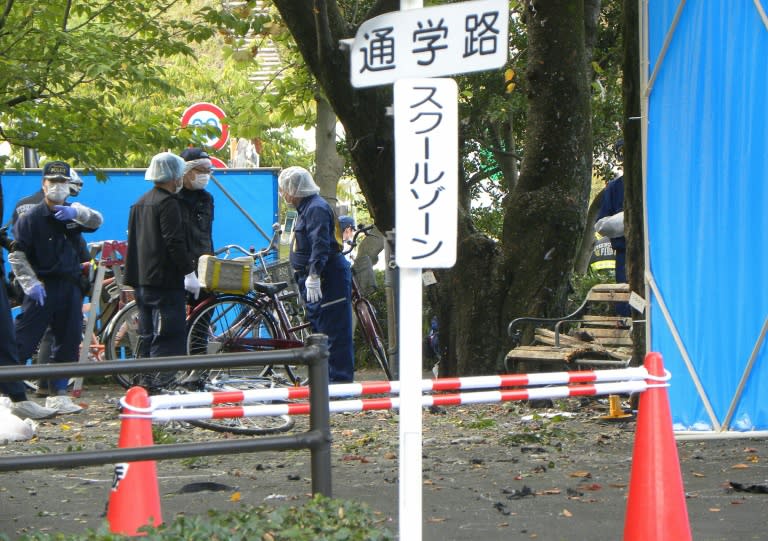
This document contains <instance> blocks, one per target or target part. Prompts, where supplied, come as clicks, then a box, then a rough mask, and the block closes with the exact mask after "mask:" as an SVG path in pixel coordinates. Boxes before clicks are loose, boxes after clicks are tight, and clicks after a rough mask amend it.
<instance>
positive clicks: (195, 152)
mask: <svg viewBox="0 0 768 541" xmlns="http://www.w3.org/2000/svg"><path fill="white" fill-rule="evenodd" d="M179 156H181V157H182V158H184V161H185V162H191V161H192V160H203V159H209V160H210V159H211V157H210V156H209V155H208V153H207V152H206V151H205V150H203V149H202V148H200V147H189V148H185V149H184V152H182V153H181V154H179Z"/></svg>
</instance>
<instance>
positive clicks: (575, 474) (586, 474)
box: [569, 471, 592, 477]
mask: <svg viewBox="0 0 768 541" xmlns="http://www.w3.org/2000/svg"><path fill="white" fill-rule="evenodd" d="M569 475H570V476H571V477H592V474H591V473H589V472H588V471H575V472H572V473H570V474H569Z"/></svg>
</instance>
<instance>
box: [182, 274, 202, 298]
mask: <svg viewBox="0 0 768 541" xmlns="http://www.w3.org/2000/svg"><path fill="white" fill-rule="evenodd" d="M184 289H186V290H187V291H189V292H190V293H192V296H193V297H195V299H197V297H199V296H200V280H198V279H197V275H196V274H195V273H194V272H190V273H189V274H187V275H186V276H185V277H184Z"/></svg>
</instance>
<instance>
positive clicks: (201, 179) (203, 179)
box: [189, 173, 211, 190]
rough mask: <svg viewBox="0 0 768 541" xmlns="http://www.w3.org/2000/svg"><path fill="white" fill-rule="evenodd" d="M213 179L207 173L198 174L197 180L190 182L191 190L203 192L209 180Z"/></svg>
mask: <svg viewBox="0 0 768 541" xmlns="http://www.w3.org/2000/svg"><path fill="white" fill-rule="evenodd" d="M210 178H211V175H208V174H206V173H198V174H196V175H195V178H193V179H192V180H191V181H190V182H189V185H190V189H192V190H202V189H203V188H205V187H206V186H207V185H208V180H209V179H210Z"/></svg>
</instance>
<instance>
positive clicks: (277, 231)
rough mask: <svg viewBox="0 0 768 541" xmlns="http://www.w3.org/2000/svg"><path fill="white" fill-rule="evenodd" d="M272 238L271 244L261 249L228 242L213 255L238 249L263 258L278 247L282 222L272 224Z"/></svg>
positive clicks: (246, 253)
mask: <svg viewBox="0 0 768 541" xmlns="http://www.w3.org/2000/svg"><path fill="white" fill-rule="evenodd" d="M272 231H273V233H272V239H271V240H270V241H269V245H268V246H266V247H265V248H262V249H261V250H259V251H256V250H255V249H254V248H253V246H251V247H250V248H248V249H247V250H246V249H245V248H243V247H242V246H240V245H239V244H226V245H224V246H222V247H221V248H219V249H218V250H215V251H214V252H213V255H221V254H223V253H225V252H229V251H230V250H237V251H239V252H242V253H243V254H245V255H250V256H253V257H254V258H262V257H264V256H266V255H267V254H269V252H271V251H272V250H276V249H277V243H278V242H279V239H280V235H281V234H282V233H283V231H282V229H280V224H273V225H272Z"/></svg>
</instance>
